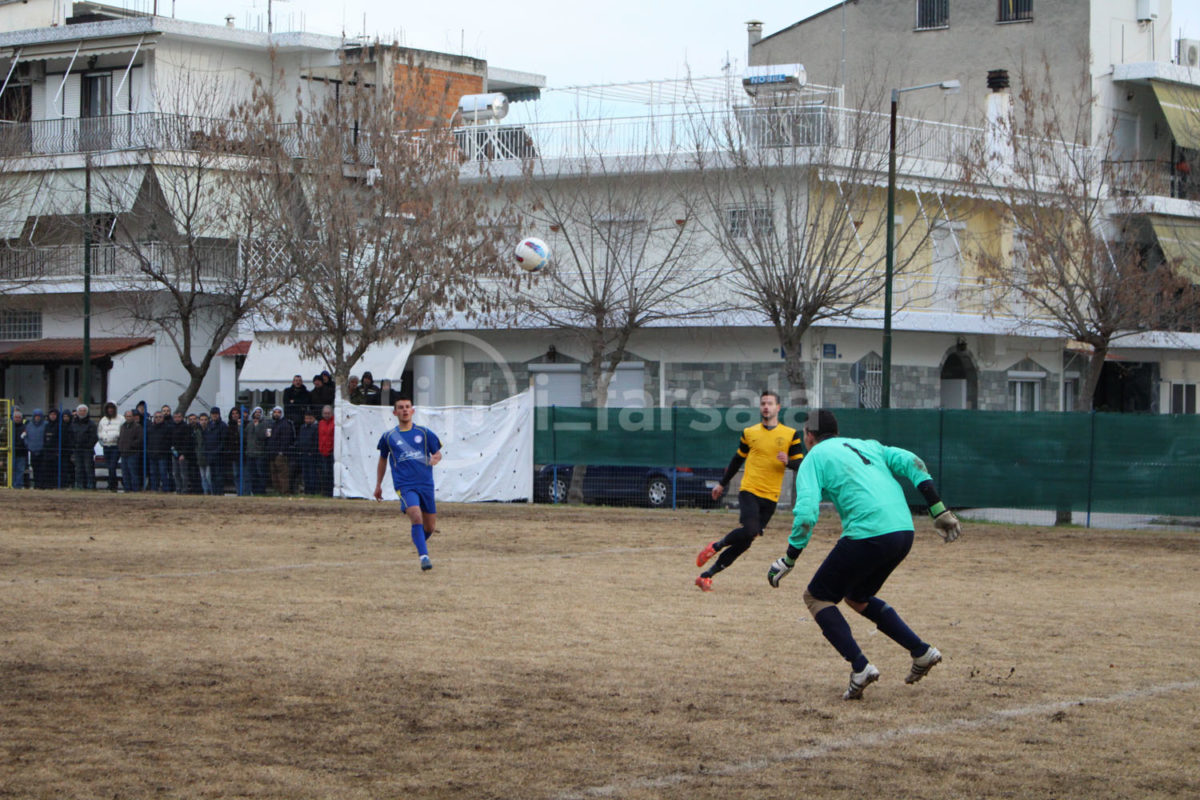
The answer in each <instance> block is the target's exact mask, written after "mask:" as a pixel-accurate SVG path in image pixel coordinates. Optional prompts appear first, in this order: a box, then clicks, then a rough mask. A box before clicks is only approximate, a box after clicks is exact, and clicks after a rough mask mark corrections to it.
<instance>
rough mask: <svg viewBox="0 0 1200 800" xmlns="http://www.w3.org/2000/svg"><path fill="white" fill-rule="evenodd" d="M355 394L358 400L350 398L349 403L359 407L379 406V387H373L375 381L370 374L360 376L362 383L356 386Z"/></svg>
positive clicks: (365, 373)
mask: <svg viewBox="0 0 1200 800" xmlns="http://www.w3.org/2000/svg"><path fill="white" fill-rule="evenodd" d="M355 394H356V395H357V396H358V400H355V399H354V397H351V398H350V402H351V403H354V404H355V405H359V406H377V405H379V387H378V386H376V385H375V379H374V378H373V377H371V373H370V372H364V373H363V374H362V383H360V384H359V385H358V389H357V390H356V392H355Z"/></svg>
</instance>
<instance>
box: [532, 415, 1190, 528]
mask: <svg viewBox="0 0 1200 800" xmlns="http://www.w3.org/2000/svg"><path fill="white" fill-rule="evenodd" d="M805 414H806V411H805V410H804V409H784V411H783V412H782V413H781V415H780V418H781V421H782V422H783V423H784V424H786V425H789V426H792V427H795V428H801V427H803V422H804V418H805ZM837 415H838V423H839V426H840V428H841V431H842V433H843V434H844V435H846V436H851V437H854V438H859V439H877V440H879V441H881V442H884V443H885V444H890V445H895V446H897V447H903V448H906V449H908V450H912V451H913V452H914V453H916V454H918V455H919V456H920V457H921V458H922V459H924V460H925V463H926V465H927V466H928V467H929V470H930V474H932V475H933V478H934V481H935V483H936V484H937V485H938V489H939V491H940V492H941V494H942V496H943V497H945V498H946V500H947V501H948V502H949V503H951V504H952V505H954V506H958V507H976V508H979V507H999V508H1031V509H1062V510H1067V509H1069V510H1073V511H1097V512H1099V511H1106V512H1116V513H1131V514H1170V515H1192V516H1197V515H1200V510H1198V509H1200V416H1197V415H1178V416H1167V415H1151V414H1104V413H1088V414H1080V413H1060V412H1053V413H1010V412H996V411H961V410H917V409H889V410H872V409H840V410H838V411H837ZM758 420H759V413H758V409H757V408H756V407H739V408H665V409H664V408H652V409H594V408H558V407H554V408H543V409H538V411H537V425H536V432H535V436H534V443H535V459H536V461H537V463H539V464H549V463H559V464H596V465H631V466H687V467H693V468H701V467H718V468H719V467H724V466H725V465H726V464H727V463H729V459H730V457H731V456H732V455H733V452H734V449H735V448H736V446H737V441H738V436H739V435H740V433H741V431H742V429H743V428H745V427H747V426H749V425H753V424H755V423H756V422H758ZM905 489H906V493H907V494H908V497H909V501H910V502H911V503H912V504H913V505H920V504H921V502H922V500H921V497H920V495H919V494H918V493H917V492H916V491H915V490H914V489H913V487H911V486H907V485H906V487H905Z"/></svg>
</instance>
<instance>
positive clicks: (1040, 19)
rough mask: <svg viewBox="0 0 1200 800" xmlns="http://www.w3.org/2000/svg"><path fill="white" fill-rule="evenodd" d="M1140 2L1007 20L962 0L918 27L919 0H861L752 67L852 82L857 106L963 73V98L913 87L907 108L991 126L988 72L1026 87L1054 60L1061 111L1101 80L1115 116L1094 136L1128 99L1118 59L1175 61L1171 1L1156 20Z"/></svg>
mask: <svg viewBox="0 0 1200 800" xmlns="http://www.w3.org/2000/svg"><path fill="white" fill-rule="evenodd" d="M1135 8H1136V3H1135V1H1134V0H1090V2H1089V1H1085V0H1036V2H1035V3H1034V14H1033V19H1032V20H1029V21H1021V22H1005V23H1001V22H998V21H997V4H996V2H995V0H953V2H952V3H951V4H950V24H949V26H948V27H946V28H944V29H937V30H915V29H914V23H915V2H914V1H913V0H857V2H849V3H845V4H843V5H839V6H835V7H833V8H831V9H829V10H827V11H825V12H822V13H820V14H817V15H815V16H813V17H810V18H808V19H806V20H804V21H800V22H797V23H794V24H792V25H790V26H789V27H786V28H784V29H782V30H779V31H777V32H775V33H773V34H770V35H768V36H767V37H765V38H763V39H762V40H761V41H760V42H759V43H758V44H756V45H754V46H752V47H751V48H750V52H749V63H750V64H776V63H791V62H797V61H798V62H801V63H803V64H804V66H805V68H806V69H807V71H808V76H809V80H810V81H811V82H814V83H818V84H824V85H831V86H837V85H843V84H844V85H845V86H846V87H847V100H846V102H847V105H851V106H854V105H856V102H857V99H858V98H863V97H868V98H871V99H879V98H882V99H883V101H884V102H886V101H887V100H888V95H889V94H890V90H891V89H894V88H901V87H906V86H918V85H921V84H926V83H934V82H938V81H943V80H948V79H952V78H956V79H958V80H960V81H961V82H962V84H963V90H962V92H961V93H960V94H958V95H943V94H942V93H941V92H939V91H937V90H924V91H920V92H914V93H911V94H909V93H906V94H904V95H902V97H901V100H900V113H901V114H902V115H904V116H914V117H923V118H926V119H936V120H940V121H947V122H955V123H961V124H966V125H981V124H982V123H983V121H984V119H985V118H984V116H983V114H984V109H985V102H986V97H987V93H988V90H987V87H986V83H985V79H986V77H987V71H988V70H989V69H1007V70H1009V72H1010V74H1011V77H1012V80H1013V92H1014V93H1017V92H1019V91H1020V90H1021V81H1022V73H1026V74H1028V75H1029V76H1030V79H1031V80H1032V79H1033V77H1034V75H1035V74H1036V73H1040V72H1041V70H1042V64H1043V59H1045V61H1046V63H1048V65H1049V68H1050V73H1051V74H1052V75H1054V76H1055V78H1054V80H1055V88H1056V90H1057V93H1058V94H1059V95H1060V96H1061V97H1062V98H1063V101H1062V102H1061V103H1060V104H1056V106H1057V107H1060V108H1064V109H1067V108H1072V107H1073V106H1074V105H1075V102H1077V101H1071V100H1068V99H1067V98H1068V97H1069V95H1070V94H1071V93H1072V92H1074V91H1075V90H1076V89H1077V87H1078V85H1079V78H1080V76H1081V75H1082V74H1085V73H1086V74H1089V75H1091V76H1092V83H1093V90H1094V91H1096V92H1098V93H1099V94H1100V95H1101V101H1100V103H1099V104H1098V106H1097V108H1098V110H1099V111H1102V112H1105V113H1101V114H1097V115H1095V117H1096V119H1095V122H1094V126H1093V127H1094V130H1093V138H1094V135H1095V134H1096V133H1098V132H1099V131H1101V130H1103V129H1105V128H1106V126H1107V121H1108V119H1109V117H1111V112H1112V111H1113V110H1116V109H1117V108H1119V107H1120V105H1121V103H1122V102H1123V101H1122V100H1120V99H1119V98H1118V94H1117V93H1116V92H1114V91H1113V90H1112V84H1111V80H1110V79H1109V77H1108V76H1109V75H1110V74H1111V71H1112V65H1113V64H1119V63H1131V62H1138V61H1155V60H1158V61H1168V60H1170V58H1171V53H1170V49H1171V33H1170V31H1171V22H1170V21H1171V0H1160V2H1159V12H1160V13H1159V18H1158V20H1157V21H1156V22H1154V23H1139V22H1138V21H1137V20H1136V19H1134V17H1135V13H1134V12H1135ZM843 12H844V14H843ZM778 22H785V21H784V20H779V21H778ZM768 30H769V26H768ZM843 43H844V46H843ZM1089 54H1090V59H1091V63H1090V64H1087V63H1085V61H1084V59H1085V58H1087V57H1088V55H1089ZM1023 65H1024V66H1023ZM1122 97H1123V96H1122Z"/></svg>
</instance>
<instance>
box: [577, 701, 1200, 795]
mask: <svg viewBox="0 0 1200 800" xmlns="http://www.w3.org/2000/svg"><path fill="white" fill-rule="evenodd" d="M1197 688H1200V681H1183V682H1181V683H1165V684H1161V685H1159V686H1148V687H1145V688H1142V689H1131V690H1129V691H1125V692H1118V693H1116V694H1110V695H1107V696H1105V697H1077V698H1075V699H1073V700H1060V701H1057V702H1053V703H1041V704H1038V705H1033V706H1018V707H1017V708H1006V709H1000V710H998V711H989V712H987V713H986V714H983V715H982V716H979V717H975V718H973V719H952V720H947V721H946V722H942V723H937V724H928V725H910V726H906V727H903V728H892V729H891V730H885V731H877V732H874V733H863V734H859V735H858V736H850V737H847V738H844V739H833V740H831V741H828V742H823V743H821V744H816V745H812V746H810V747H803V748H800V749H799V750H792V751H789V752H786V753H775V754H773V755H767V756H763V757H761V758H755V759H750V760H748V761H741V762H737V763H733V764H719V765H714V766H711V767H705V768H704V769H701V770H694V771H691V772H672V773H669V774H667V775H663V776H661V777H658V778H639V779H634V780H629V781H625V782H623V783H610V784H607V785H605V786H591V787H588V788H584V789H578V790H575V791H573V792H568V793H565V794H561V795H558V798H557V800H583V799H584V798H588V797H621V796H623V795H625V794H628V793H629V792H633V791H638V790H646V789H651V790H652V789H666V788H670V787H672V786H678V785H679V784H681V783H687V782H688V781H693V780H698V779H703V778H708V777H712V776H720V777H727V776H732V775H741V774H744V773H747V772H758V771H761V770H765V769H770V768H771V767H773V766H776V765H779V764H791V763H795V762H798V761H811V760H814V759H818V758H821V757H823V756H827V755H831V754H833V753H836V752H839V751H841V750H850V749H860V748H863V747H878V746H883V745H887V744H890V743H891V742H895V741H898V740H901V739H909V738H912V737H915V736H938V735H943V734H947V733H956V732H959V731H970V730H978V729H979V728H989V727H992V726H995V725H1000V724H1002V723H1005V722H1008V721H1010V720H1014V719H1021V718H1023V717H1032V716H1038V715H1041V714H1052V713H1054V712H1056V711H1063V710H1066V709H1068V708H1072V707H1075V706H1087V705H1101V704H1109V703H1123V702H1126V701H1129V700H1141V699H1145V698H1147V697H1157V696H1158V695H1164V694H1171V693H1173V692H1186V691H1190V690H1192V689H1197Z"/></svg>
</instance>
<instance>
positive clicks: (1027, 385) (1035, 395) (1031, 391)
mask: <svg viewBox="0 0 1200 800" xmlns="http://www.w3.org/2000/svg"><path fill="white" fill-rule="evenodd" d="M1041 402H1042V384H1041V382H1040V381H1009V382H1008V410H1009V411H1037V410H1038V409H1039V408H1040V407H1041Z"/></svg>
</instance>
